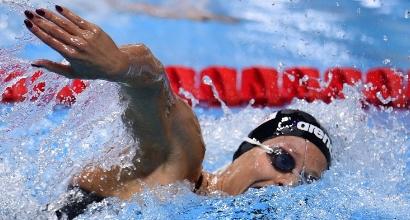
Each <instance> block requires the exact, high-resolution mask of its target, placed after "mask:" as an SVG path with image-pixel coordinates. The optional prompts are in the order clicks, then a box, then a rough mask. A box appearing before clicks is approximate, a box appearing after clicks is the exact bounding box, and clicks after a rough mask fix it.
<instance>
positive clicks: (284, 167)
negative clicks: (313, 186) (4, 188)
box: [244, 137, 319, 184]
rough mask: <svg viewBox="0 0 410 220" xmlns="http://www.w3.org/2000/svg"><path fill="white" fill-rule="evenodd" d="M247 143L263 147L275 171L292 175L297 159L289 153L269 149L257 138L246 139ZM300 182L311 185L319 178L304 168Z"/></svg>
mask: <svg viewBox="0 0 410 220" xmlns="http://www.w3.org/2000/svg"><path fill="white" fill-rule="evenodd" d="M244 140H245V141H246V142H248V143H250V144H253V145H256V146H259V147H261V148H262V149H263V150H264V151H265V152H266V154H267V155H268V156H269V159H270V161H271V164H272V166H273V168H274V169H276V170H277V171H279V172H281V173H292V171H293V169H295V167H296V162H295V159H294V158H293V157H292V155H290V154H289V153H288V152H287V151H285V150H283V149H282V148H280V147H269V146H267V145H264V144H262V143H260V142H259V141H258V140H256V139H255V138H252V139H251V138H249V137H246V138H245V139H244ZM299 176H300V181H299V184H303V183H307V184H310V183H312V182H314V181H316V180H318V179H319V178H318V177H316V176H314V175H311V174H309V173H307V172H305V168H304V166H303V170H302V172H301V173H300V174H299Z"/></svg>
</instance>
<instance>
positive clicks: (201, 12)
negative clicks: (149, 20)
mask: <svg viewBox="0 0 410 220" xmlns="http://www.w3.org/2000/svg"><path fill="white" fill-rule="evenodd" d="M106 2H107V3H108V4H109V5H110V6H111V7H113V8H115V9H117V10H120V11H124V12H133V13H142V14H147V15H150V16H154V17H160V18H171V19H189V20H193V21H218V22H224V23H238V22H239V21H240V20H239V19H238V18H235V17H231V16H227V15H221V14H216V13H213V12H212V11H210V10H208V9H207V5H208V3H209V1H208V0H200V1H198V0H196V1H195V4H193V2H192V1H188V0H173V1H171V2H170V3H167V5H159V4H151V3H142V2H127V1H125V2H124V1H118V0H106Z"/></svg>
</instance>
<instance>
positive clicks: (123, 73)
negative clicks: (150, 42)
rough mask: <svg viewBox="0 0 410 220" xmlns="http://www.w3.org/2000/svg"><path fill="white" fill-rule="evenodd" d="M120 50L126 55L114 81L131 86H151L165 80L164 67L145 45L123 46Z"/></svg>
mask: <svg viewBox="0 0 410 220" xmlns="http://www.w3.org/2000/svg"><path fill="white" fill-rule="evenodd" d="M120 50H121V52H122V53H123V54H125V55H126V57H125V58H124V59H123V62H122V65H121V68H120V70H119V74H118V75H117V76H118V78H117V79H116V80H115V81H117V82H119V83H122V84H124V85H127V86H131V87H146V86H150V87H151V86H153V85H156V84H161V83H162V82H164V81H165V80H166V76H165V68H164V67H163V65H162V64H161V62H159V60H158V59H156V58H155V56H154V55H153V54H152V53H151V51H150V50H149V48H148V47H146V46H145V45H143V44H137V45H130V46H124V47H122V48H120Z"/></svg>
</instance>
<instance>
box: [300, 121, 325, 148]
mask: <svg viewBox="0 0 410 220" xmlns="http://www.w3.org/2000/svg"><path fill="white" fill-rule="evenodd" d="M296 127H297V128H298V129H299V130H302V131H307V132H309V133H311V134H314V135H315V136H316V137H317V138H319V139H320V140H322V141H323V143H324V144H325V145H326V147H327V149H329V150H331V149H332V144H331V143H330V139H329V136H327V134H326V133H325V132H324V131H323V130H322V129H320V128H318V127H316V126H315V125H312V124H310V123H308V122H304V121H299V122H298V124H297V125H296Z"/></svg>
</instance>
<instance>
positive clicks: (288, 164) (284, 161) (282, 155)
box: [268, 148, 296, 173]
mask: <svg viewBox="0 0 410 220" xmlns="http://www.w3.org/2000/svg"><path fill="white" fill-rule="evenodd" d="M268 155H269V158H270V160H271V162H272V166H273V167H274V168H275V169H276V170H278V171H279V172H283V173H290V172H292V170H293V169H295V166H296V163H295V159H293V157H292V156H291V155H290V154H289V153H288V152H286V151H284V150H282V149H280V148H278V149H276V150H275V152H273V153H270V154H268Z"/></svg>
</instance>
